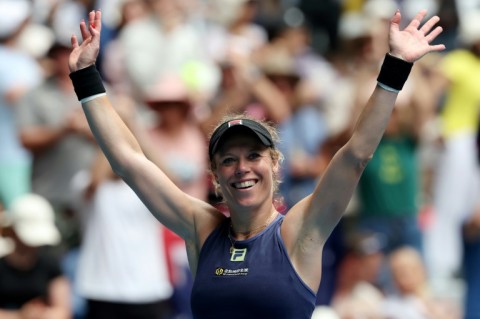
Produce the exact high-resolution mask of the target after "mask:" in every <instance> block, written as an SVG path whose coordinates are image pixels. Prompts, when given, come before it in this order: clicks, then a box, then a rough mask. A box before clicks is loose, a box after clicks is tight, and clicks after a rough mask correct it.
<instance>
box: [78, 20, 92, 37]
mask: <svg viewBox="0 0 480 319" xmlns="http://www.w3.org/2000/svg"><path fill="white" fill-rule="evenodd" d="M80 33H81V34H82V40H83V41H85V40H87V39H88V38H90V33H89V32H88V30H87V25H86V24H85V20H82V21H81V22H80Z"/></svg>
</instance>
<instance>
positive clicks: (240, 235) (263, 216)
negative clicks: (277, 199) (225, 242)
mask: <svg viewBox="0 0 480 319" xmlns="http://www.w3.org/2000/svg"><path fill="white" fill-rule="evenodd" d="M239 215H240V214H233V215H232V214H231V222H230V231H231V234H232V236H233V237H234V238H235V239H237V240H245V239H248V238H251V237H253V236H255V235H256V234H258V233H260V232H261V231H262V230H264V229H265V228H267V227H268V225H270V224H271V223H272V222H273V221H274V220H275V218H276V217H277V216H278V211H277V210H276V209H275V207H274V206H273V205H272V206H271V208H270V209H269V211H268V212H267V211H264V212H263V213H258V214H251V215H250V216H247V215H246V214H244V215H242V216H241V217H237V216H239ZM244 216H245V217H244ZM243 217H244V218H243Z"/></svg>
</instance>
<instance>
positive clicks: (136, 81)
mask: <svg viewBox="0 0 480 319" xmlns="http://www.w3.org/2000/svg"><path fill="white" fill-rule="evenodd" d="M147 3H148V4H149V7H148V10H149V14H148V15H147V16H146V17H143V18H140V19H136V20H135V21H132V22H131V23H129V24H127V25H126V26H125V27H123V28H122V30H121V31H120V34H119V41H120V44H121V50H122V52H123V53H124V62H125V68H126V74H127V76H128V79H129V80H130V83H131V85H132V93H133V95H132V97H134V98H135V99H136V100H137V101H141V98H142V94H143V93H144V92H145V90H147V89H148V88H149V87H150V86H151V85H152V83H155V82H156V81H157V80H158V79H159V78H161V77H162V76H164V75H166V74H171V73H180V72H182V70H183V69H184V68H185V67H186V65H188V64H189V63H193V64H195V63H198V64H202V65H208V66H209V67H212V68H213V66H211V64H210V58H209V57H208V55H207V52H206V49H204V45H203V43H202V41H203V39H202V38H201V33H200V31H199V30H197V29H195V28H194V27H193V26H192V25H191V24H190V23H189V22H188V20H187V18H186V16H185V12H184V11H183V6H182V5H181V4H180V3H179V2H178V1H176V0H152V1H148V2H147ZM139 34H141V35H142V36H141V37H140V36H139ZM146 38H148V39H150V41H145V39H146ZM206 68H208V67H206Z"/></svg>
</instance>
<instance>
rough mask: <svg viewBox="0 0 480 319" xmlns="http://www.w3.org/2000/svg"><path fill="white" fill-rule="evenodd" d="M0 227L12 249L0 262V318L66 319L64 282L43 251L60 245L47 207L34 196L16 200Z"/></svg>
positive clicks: (66, 287) (67, 306)
mask: <svg viewBox="0 0 480 319" xmlns="http://www.w3.org/2000/svg"><path fill="white" fill-rule="evenodd" d="M1 226H2V228H3V229H2V234H3V235H4V236H5V237H7V238H8V239H10V242H11V243H12V244H13V245H12V247H11V249H10V252H9V253H7V254H6V255H5V256H3V257H2V258H0V318H6V316H7V315H9V316H15V315H17V316H19V315H20V314H23V315H24V314H27V313H30V314H31V317H28V318H47V317H48V318H50V319H67V318H70V313H71V308H70V302H69V296H70V288H69V285H68V282H67V280H66V278H65V277H64V276H63V274H62V271H61V268H60V263H59V261H58V260H57V258H55V257H54V256H53V254H51V253H49V252H48V250H47V249H44V247H45V246H54V245H57V244H58V243H59V242H60V233H59V231H58V229H57V228H56V226H55V224H54V213H53V208H52V206H51V205H50V203H49V202H48V201H47V200H46V199H45V198H43V197H42V196H39V195H37V194H32V193H27V194H24V195H22V196H19V197H18V198H16V199H15V200H14V201H13V202H12V204H11V205H10V207H9V209H8V210H7V211H6V212H5V213H4V214H2V220H1ZM8 318H10V317H8ZM15 318H17V317H15ZM22 318H24V317H22Z"/></svg>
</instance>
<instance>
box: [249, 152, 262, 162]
mask: <svg viewBox="0 0 480 319" xmlns="http://www.w3.org/2000/svg"><path fill="white" fill-rule="evenodd" d="M259 157H261V155H260V154H259V153H250V154H249V155H248V159H250V160H255V159H257V158H259Z"/></svg>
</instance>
